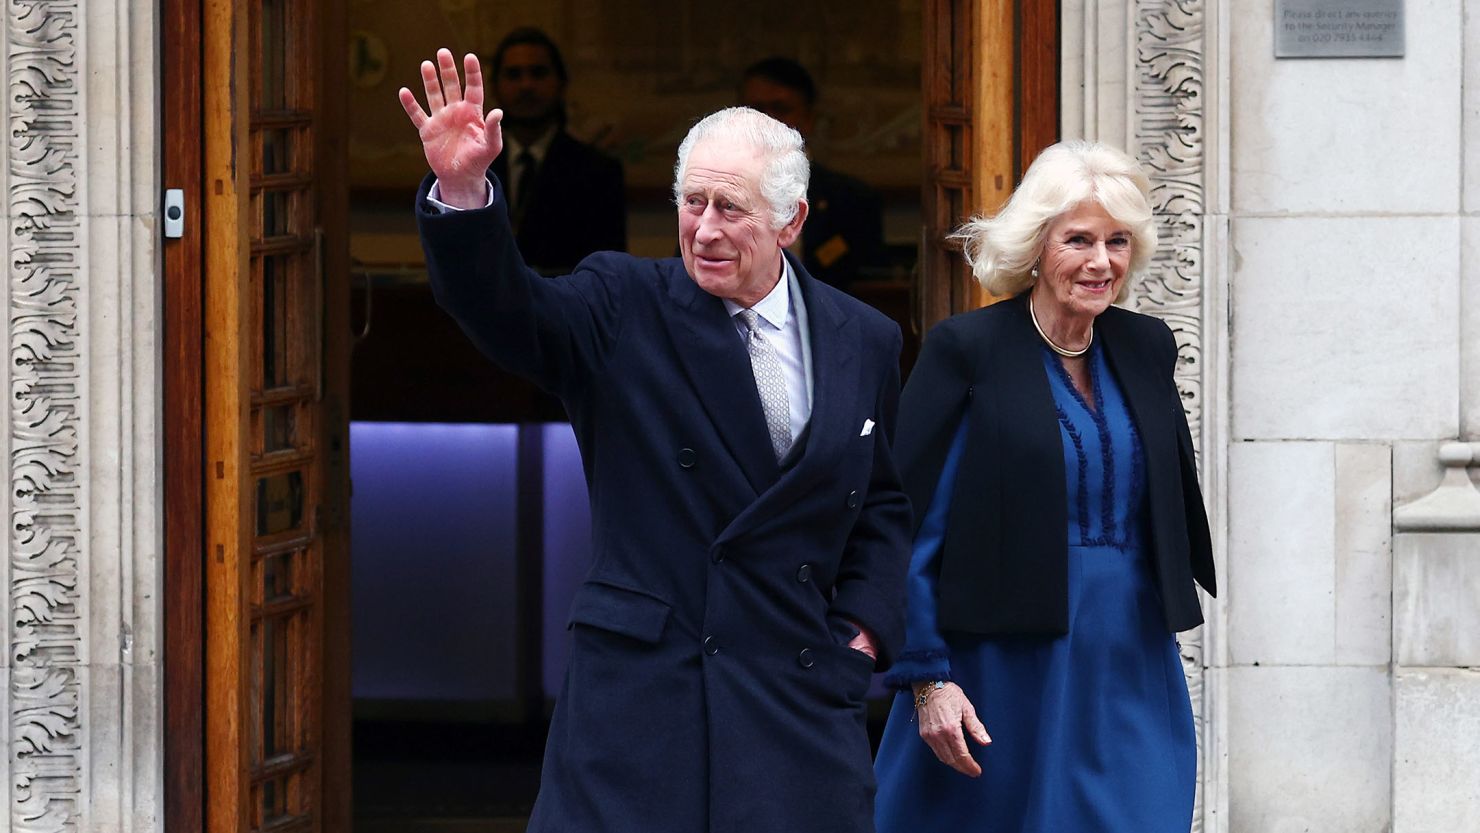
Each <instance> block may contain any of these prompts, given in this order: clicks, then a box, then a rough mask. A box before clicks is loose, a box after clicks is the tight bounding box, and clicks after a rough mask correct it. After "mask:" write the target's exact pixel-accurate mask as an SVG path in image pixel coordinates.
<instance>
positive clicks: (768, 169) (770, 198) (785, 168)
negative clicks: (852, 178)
mask: <svg viewBox="0 0 1480 833" xmlns="http://www.w3.org/2000/svg"><path fill="white" fill-rule="evenodd" d="M710 138H722V139H733V140H736V141H740V142H744V143H746V144H748V145H750V146H751V147H753V148H755V149H756V150H757V151H758V152H759V153H761V154H762V155H763V156H764V157H765V159H766V162H765V168H764V169H763V171H762V173H761V181H760V192H761V196H762V197H764V198H765V200H766V203H767V204H768V205H769V206H770V207H771V228H773V229H780V228H783V227H784V226H786V224H787V223H790V222H791V221H792V220H794V219H795V218H796V216H797V204H798V203H800V202H802V201H803V200H805V199H806V198H807V181H808V179H809V178H810V177H811V173H812V166H811V163H810V162H808V161H807V153H806V150H805V149H804V146H803V143H802V134H800V133H798V132H796V131H795V130H793V129H791V128H790V127H787V126H786V125H784V124H782V123H781V122H779V121H777V120H775V119H773V118H771V117H770V116H768V115H766V114H764V113H761V112H759V111H756V110H752V109H750V108H749V107H727V108H725V109H723V110H720V111H718V112H715V113H710V114H709V115H707V116H705V117H704V118H702V119H700V120H699V122H698V123H697V124H695V125H694V126H693V127H691V128H689V133H688V135H687V136H685V137H684V138H683V142H682V143H681V144H679V146H678V162H677V164H675V165H674V166H673V201H674V203H676V204H678V205H680V206H682V205H683V178H684V174H685V173H686V172H687V170H688V165H689V152H690V151H692V150H693V149H694V146H695V145H698V144H699V143H700V142H702V141H704V140H705V139H710Z"/></svg>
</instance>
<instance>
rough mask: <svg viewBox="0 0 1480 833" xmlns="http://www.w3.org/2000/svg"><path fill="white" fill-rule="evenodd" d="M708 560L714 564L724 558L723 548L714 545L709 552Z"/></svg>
mask: <svg viewBox="0 0 1480 833" xmlns="http://www.w3.org/2000/svg"><path fill="white" fill-rule="evenodd" d="M709 560H710V561H713V562H714V563H716V564H718V563H720V562H722V561H724V560H725V548H724V547H715V548H714V552H711V553H710V554H709Z"/></svg>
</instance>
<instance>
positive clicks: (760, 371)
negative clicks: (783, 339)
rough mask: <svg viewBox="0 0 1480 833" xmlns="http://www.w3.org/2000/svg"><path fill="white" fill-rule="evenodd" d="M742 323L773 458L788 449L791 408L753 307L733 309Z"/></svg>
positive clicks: (783, 380)
mask: <svg viewBox="0 0 1480 833" xmlns="http://www.w3.org/2000/svg"><path fill="white" fill-rule="evenodd" d="M735 317H736V318H739V319H740V323H742V324H744V325H745V332H746V339H745V347H746V349H747V350H748V351H749V352H750V371H751V372H752V373H754V374H755V389H756V392H758V393H759V394H760V395H761V410H763V411H765V413H766V430H767V431H769V432H770V434H771V450H772V451H775V452H776V460H777V462H780V461H781V458H783V457H785V456H786V452H787V451H789V450H790V449H791V408H790V407H789V406H788V405H787V402H786V374H785V373H782V372H781V359H780V358H778V357H777V355H776V348H775V347H774V346H772V344H771V342H770V341H768V340H767V339H766V337H765V335H764V334H762V333H761V331H760V328H759V327H758V326H757V324H758V318H759V316H758V315H757V314H756V311H755V310H753V309H743V310H740V311H739V312H737V313H735Z"/></svg>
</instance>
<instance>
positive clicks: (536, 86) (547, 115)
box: [493, 43, 565, 123]
mask: <svg viewBox="0 0 1480 833" xmlns="http://www.w3.org/2000/svg"><path fill="white" fill-rule="evenodd" d="M493 84H494V94H495V95H496V96H498V103H499V106H500V107H502V108H503V110H504V117H505V118H507V119H509V120H511V121H514V122H524V123H531V122H542V121H548V120H549V119H551V118H554V116H555V108H556V107H558V106H559V105H560V102H561V100H562V99H563V98H564V97H565V84H564V83H562V82H561V80H560V75H559V74H558V73H557V72H556V71H555V64H554V62H553V61H552V60H551V59H550V50H548V49H546V48H545V47H543V46H541V45H539V44H536V43H518V44H515V45H513V46H511V47H509V48H508V49H505V50H504V58H503V64H502V65H501V66H500V67H499V70H498V76H497V77H496V78H494V80H493Z"/></svg>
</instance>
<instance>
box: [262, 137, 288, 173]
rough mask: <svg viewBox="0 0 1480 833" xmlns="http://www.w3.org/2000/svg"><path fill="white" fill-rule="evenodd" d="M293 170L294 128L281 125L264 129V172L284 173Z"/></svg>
mask: <svg viewBox="0 0 1480 833" xmlns="http://www.w3.org/2000/svg"><path fill="white" fill-rule="evenodd" d="M291 170H293V130H292V129H291V128H286V127H279V128H272V129H265V130H263V131H262V173H264V174H282V173H287V172H289V171H291Z"/></svg>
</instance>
